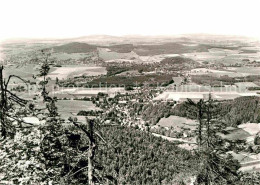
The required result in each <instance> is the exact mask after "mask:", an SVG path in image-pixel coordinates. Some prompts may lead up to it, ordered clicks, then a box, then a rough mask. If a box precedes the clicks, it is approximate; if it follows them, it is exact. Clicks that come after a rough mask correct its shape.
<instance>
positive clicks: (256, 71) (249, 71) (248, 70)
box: [227, 67, 260, 76]
mask: <svg viewBox="0 0 260 185" xmlns="http://www.w3.org/2000/svg"><path fill="white" fill-rule="evenodd" d="M227 69H228V70H230V71H234V72H236V73H240V74H243V75H245V76H248V75H260V67H229V68H227Z"/></svg>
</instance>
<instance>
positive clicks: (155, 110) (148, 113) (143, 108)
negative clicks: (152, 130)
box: [131, 102, 174, 125]
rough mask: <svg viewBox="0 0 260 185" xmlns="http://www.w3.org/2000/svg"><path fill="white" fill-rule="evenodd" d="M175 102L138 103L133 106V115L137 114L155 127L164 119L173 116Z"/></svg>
mask: <svg viewBox="0 0 260 185" xmlns="http://www.w3.org/2000/svg"><path fill="white" fill-rule="evenodd" d="M173 105H174V103H173V102H159V103H156V104H154V103H148V104H140V103H136V104H134V105H133V109H132V112H131V113H132V115H134V114H135V113H137V115H140V116H141V117H142V119H143V120H145V121H147V122H148V123H149V124H151V125H154V124H156V123H158V121H159V120H160V119H161V118H163V117H169V116H170V115H172V114H173V112H172V111H173Z"/></svg>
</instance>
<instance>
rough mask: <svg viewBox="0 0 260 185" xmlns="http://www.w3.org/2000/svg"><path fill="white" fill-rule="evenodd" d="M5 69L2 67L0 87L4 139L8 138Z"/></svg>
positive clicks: (0, 69)
mask: <svg viewBox="0 0 260 185" xmlns="http://www.w3.org/2000/svg"><path fill="white" fill-rule="evenodd" d="M3 69H4V67H3V66H1V67H0V86H1V134H2V137H4V138H5V137H6V125H5V107H6V97H5V88H4V79H3Z"/></svg>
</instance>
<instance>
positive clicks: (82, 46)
mask: <svg viewBox="0 0 260 185" xmlns="http://www.w3.org/2000/svg"><path fill="white" fill-rule="evenodd" d="M53 50H54V52H61V53H89V52H94V51H96V50H97V46H95V45H90V44H87V43H81V42H72V43H68V44H64V45H61V46H55V47H53Z"/></svg>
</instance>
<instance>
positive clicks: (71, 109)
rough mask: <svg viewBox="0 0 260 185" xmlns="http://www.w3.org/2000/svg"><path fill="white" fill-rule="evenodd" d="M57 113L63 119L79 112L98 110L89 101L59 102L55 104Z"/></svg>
mask: <svg viewBox="0 0 260 185" xmlns="http://www.w3.org/2000/svg"><path fill="white" fill-rule="evenodd" d="M57 107H58V112H59V114H60V115H61V117H62V118H63V119H67V118H69V117H70V116H75V115H76V114H77V113H78V112H79V111H81V110H98V108H97V107H96V106H95V105H94V104H93V103H92V102H91V101H79V100H59V101H58V102H57Z"/></svg>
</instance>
